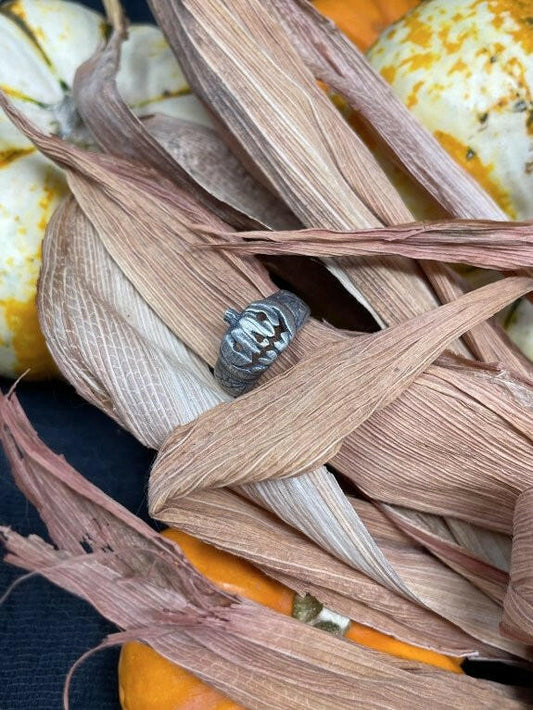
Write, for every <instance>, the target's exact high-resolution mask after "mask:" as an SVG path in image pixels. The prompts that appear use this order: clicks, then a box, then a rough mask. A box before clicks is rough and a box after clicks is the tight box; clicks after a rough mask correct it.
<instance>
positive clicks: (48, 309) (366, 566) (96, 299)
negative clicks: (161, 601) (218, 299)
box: [40, 200, 524, 655]
mask: <svg viewBox="0 0 533 710" xmlns="http://www.w3.org/2000/svg"><path fill="white" fill-rule="evenodd" d="M44 265H45V266H44V271H43V273H42V277H41V290H40V299H41V309H40V310H41V313H42V314H43V316H44V318H45V320H44V321H43V328H44V330H45V332H46V333H47V335H48V339H49V342H50V343H51V346H52V348H55V349H54V351H53V352H54V356H55V357H56V359H57V360H58V362H60V363H62V366H65V365H66V366H67V367H66V369H65V370H64V371H65V374H66V375H67V376H68V377H69V379H70V380H71V381H72V382H74V383H76V385H77V387H78V388H79V389H80V391H81V393H82V394H83V396H85V397H86V398H87V399H89V400H90V401H93V402H94V403H95V404H97V405H98V406H100V407H101V408H103V409H105V411H107V412H108V413H109V414H110V415H111V416H113V417H115V418H116V419H117V420H118V421H119V422H120V423H121V424H122V425H123V426H126V427H127V428H129V429H130V431H132V432H133V433H134V434H135V435H136V436H137V438H139V439H140V440H141V441H143V442H144V443H147V444H148V445H151V446H156V447H158V446H159V445H160V444H161V443H162V441H163V439H164V437H165V436H166V434H168V432H169V431H170V429H171V428H172V427H173V426H175V425H176V423H179V422H184V421H189V420H191V419H193V418H194V417H195V416H197V415H198V414H199V413H200V412H202V411H204V410H205V409H208V408H209V407H212V406H214V405H215V404H217V403H218V402H220V401H223V400H227V396H226V395H224V394H223V393H221V391H220V390H218V387H217V386H216V384H215V382H214V380H213V379H212V376H211V375H210V373H209V372H208V370H207V368H206V367H205V366H202V364H201V363H200V361H199V360H198V359H197V358H195V357H194V356H193V355H192V354H191V353H190V351H188V350H187V349H186V348H185V347H184V346H183V345H181V344H180V343H179V341H177V339H176V338H175V337H174V336H173V335H172V334H171V333H170V332H169V331H168V330H167V329H166V328H165V326H164V325H163V324H162V323H161V322H160V321H159V320H158V319H157V317H156V316H155V314H154V313H153V312H152V311H150V309H149V308H148V307H147V305H146V304H145V302H144V301H143V300H142V298H140V296H139V295H138V294H137V292H136V291H135V290H134V289H133V288H132V286H131V284H129V282H128V281H127V280H126V279H125V278H124V276H123V275H122V273H121V272H120V270H119V269H118V268H117V266H116V265H115V264H114V263H113V261H112V260H111V259H110V257H109V256H108V255H107V253H106V251H105V249H104V248H103V246H102V245H101V243H100V241H99V240H98V238H97V237H96V233H95V231H94V229H93V228H91V226H90V224H89V223H88V222H87V220H86V218H84V217H83V215H82V213H81V212H80V210H79V208H77V207H76V206H75V204H74V202H73V201H72V200H70V201H68V202H67V203H65V205H64V206H63V207H62V208H61V209H60V210H59V211H58V212H57V213H56V215H55V216H54V218H53V220H52V222H51V224H50V227H49V230H48V234H47V238H46V241H45V252H44ZM53 304H56V306H57V305H58V304H64V306H63V307H62V308H61V319H59V318H58V314H57V313H56V312H54V310H53ZM69 350H70V351H69ZM69 368H70V369H69ZM86 373H95V374H96V373H98V376H97V378H95V377H94V375H93V376H91V378H90V379H87V380H86V379H85V375H86ZM332 484H333V479H332V477H331V475H330V474H328V473H327V472H325V471H324V472H317V473H315V474H312V475H310V476H299V477H297V478H294V479H287V480H285V481H265V482H263V483H262V484H256V485H249V486H246V487H243V489H242V492H243V493H245V494H246V495H248V496H252V497H253V498H254V499H256V500H260V501H261V502H262V504H263V505H265V506H266V507H268V508H269V509H271V510H273V511H275V512H276V513H277V515H279V516H281V517H282V518H285V519H286V520H287V522H289V523H290V524H291V525H292V526H295V527H297V528H299V529H300V530H302V531H304V532H305V533H306V534H307V535H308V536H309V537H311V539H314V540H315V541H316V542H318V543H319V544H321V545H322V546H323V547H324V548H325V549H330V550H331V551H332V552H333V553H334V554H336V555H337V556H338V557H340V558H341V559H345V560H346V561H347V562H348V563H349V564H350V565H351V566H352V567H353V566H355V567H357V568H358V569H363V571H364V572H366V574H369V575H370V576H371V577H372V578H374V579H378V580H380V582H381V584H384V585H385V587H391V588H396V589H398V588H399V589H400V591H401V592H403V593H404V595H405V591H404V590H407V596H409V595H411V596H412V595H413V594H415V592H414V591H412V590H411V589H410V585H411V584H412V579H411V580H409V579H407V581H406V579H405V576H404V571H402V570H400V576H399V574H398V570H397V569H396V568H395V567H394V566H392V567H391V565H390V562H389V561H388V560H387V558H384V556H383V553H382V551H381V550H380V548H379V547H378V546H377V545H376V543H375V542H374V540H373V539H372V537H370V536H369V534H368V532H367V530H366V527H365V526H364V524H363V523H362V522H361V521H360V519H359V517H358V516H356V514H355V513H354V514H352V515H351V516H350V515H349V513H348V512H347V509H346V504H347V502H346V501H345V500H344V501H343V498H339V496H338V494H336V495H334V493H335V491H336V490H338V489H336V488H335V487H334V486H333V485H332ZM227 495H229V496H230V499H229V500H230V501H231V500H232V498H231V494H229V493H228V494H227ZM184 504H185V501H183V500H180V501H176V502H172V501H170V502H169V506H168V508H166V509H164V510H163V511H161V513H160V514H159V515H158V517H160V519H162V520H164V521H165V522H167V523H170V524H175V525H180V526H183V525H184V518H183V509H184ZM236 504H237V503H236V502H234V503H233V506H235V505H236ZM240 505H241V506H242V505H243V503H241V504H240ZM227 507H228V510H232V505H230V503H229V502H227ZM252 510H253V511H254V515H252V516H250V515H248V520H249V526H251V527H249V529H248V530H247V532H246V534H240V533H239V529H238V527H237V526H236V525H231V526H230V525H224V526H223V528H227V530H228V532H231V531H235V532H236V533H237V538H236V540H237V544H238V545H240V547H238V548H237V549H234V548H232V547H231V543H229V544H230V546H229V547H227V546H226V548H225V549H230V550H232V551H234V552H237V553H238V554H245V556H248V557H250V554H251V550H250V547H249V545H248V544H247V545H245V548H246V549H247V550H248V552H247V553H246V552H245V550H243V549H242V542H243V541H244V540H246V541H251V539H252V537H253V534H254V533H253V530H255V531H256V532H255V538H256V539H259V540H262V544H261V551H262V552H261V554H262V555H263V556H265V555H267V556H268V555H272V553H273V552H274V551H276V550H280V549H281V548H280V542H281V540H282V538H287V537H288V538H289V539H292V540H297V542H298V544H299V545H300V547H301V546H302V545H303V548H302V549H301V551H300V553H299V554H295V552H294V543H291V545H292V547H291V545H289V547H287V548H286V554H285V557H284V562H282V567H281V568H279V567H278V568H276V567H275V565H274V564H273V563H271V564H270V568H272V569H270V570H267V571H269V573H272V572H274V573H275V574H277V575H279V572H280V569H281V571H282V573H284V574H286V575H289V576H290V577H291V579H292V585H291V586H295V587H296V588H297V589H300V587H301V584H302V581H301V580H307V581H308V582H309V581H311V582H312V581H313V580H314V581H315V583H317V582H319V583H320V585H321V587H322V589H321V596H322V597H324V598H327V599H328V601H330V602H334V603H335V604H337V603H340V604H341V606H340V608H339V610H340V611H342V610H347V609H352V611H355V609H354V607H353V604H354V602H355V600H356V599H361V600H362V601H364V602H365V603H366V604H370V607H371V608H369V609H368V610H367V611H366V615H365V617H364V618H366V620H367V622H368V623H371V624H372V625H374V626H376V625H377V626H378V627H380V628H385V629H387V630H388V631H389V633H393V634H398V633H399V629H398V622H397V620H396V618H397V617H398V615H399V613H400V612H396V610H400V611H401V617H402V618H404V619H406V622H407V626H408V627H409V628H411V627H414V628H415V629H417V630H418V637H419V638H420V637H424V638H425V639H426V640H425V642H424V645H430V646H431V645H435V643H437V644H438V647H439V648H441V649H443V650H449V649H450V644H455V645H456V647H457V645H458V644H462V646H461V648H462V650H463V651H464V650H465V647H466V649H469V652H470V653H472V652H478V653H482V654H483V655H489V651H488V650H487V647H486V646H483V644H481V645H480V643H479V641H475V640H474V639H473V638H470V640H468V637H465V635H464V634H463V635H461V632H459V630H458V629H457V628H456V629H455V630H454V631H451V628H453V627H451V628H450V627H446V626H444V628H445V629H446V628H447V633H446V634H444V635H442V636H441V638H440V641H437V637H438V632H437V631H436V630H437V629H438V628H440V627H439V625H438V624H437V625H435V623H432V624H428V623H427V618H426V617H427V614H428V612H426V611H424V609H422V608H420V607H418V606H414V605H413V604H409V603H407V602H404V601H402V600H401V598H400V597H398V596H396V595H394V594H391V592H388V591H387V589H386V588H384V587H381V586H380V585H379V584H376V582H371V581H370V579H368V578H365V577H364V576H363V575H361V574H360V573H355V572H354V571H353V570H350V569H349V568H348V567H345V568H344V572H343V574H344V575H345V576H347V581H346V583H345V584H344V586H343V587H342V588H341V587H340V586H339V575H338V572H337V573H332V576H331V577H330V582H329V584H330V585H331V587H330V589H329V590H328V589H327V588H325V587H324V585H325V580H326V578H327V574H328V570H329V569H330V568H332V570H335V569H338V568H339V566H340V568H341V569H343V565H342V564H341V563H339V562H337V561H335V560H334V559H332V558H330V557H329V556H328V555H327V554H325V553H323V552H320V550H319V549H318V548H314V547H313V546H312V545H311V544H310V543H309V542H307V543H305V542H304V541H303V539H301V538H298V536H295V534H294V533H290V531H289V530H288V529H287V528H284V527H283V525H281V524H280V523H278V524H277V525H278V530H277V532H276V533H275V537H274V539H273V540H271V539H270V538H269V537H268V536H266V534H265V531H264V529H263V524H262V520H264V514H263V517H262V514H261V513H260V511H258V510H257V509H253V508H252ZM331 512H334V513H335V518H336V520H338V522H337V523H335V519H334V520H333V522H332V520H331ZM210 519H211V516H210V514H209V506H208V505H207V502H206V501H204V502H201V507H200V509H197V511H196V520H197V527H196V529H193V530H191V532H194V533H195V534H196V535H198V536H199V537H203V538H204V539H207V540H208V541H213V539H212V537H211V535H210ZM234 539H235V537H234V536H233V537H232V540H234ZM274 541H276V543H275V544H274ZM356 543H357V544H356ZM215 544H218V545H221V546H223V547H224V546H225V542H224V539H223V538H221V537H218V540H217V541H215ZM317 554H318V555H319V558H318V559H319V563H317V562H316V559H315V557H316V555H317ZM426 557H427V556H426ZM251 559H252V561H254V562H258V559H257V558H254V557H253V556H252V557H251ZM384 563H385V564H384ZM267 567H268V565H267ZM423 567H424V554H422V555H421V563H420V568H423ZM308 568H310V572H311V573H313V574H315V577H313V576H311V577H309V573H307V575H306V573H305V572H303V571H304V570H306V569H308ZM313 570H314V572H313ZM383 570H385V572H388V576H386V577H385V579H384V578H383ZM316 575H318V577H317V576H316ZM299 580H300V581H299ZM443 580H447V581H446V586H448V587H449V586H450V585H452V586H454V585H456V586H457V588H458V590H459V592H458V593H456V594H455V595H450V596H449V601H450V602H451V606H448V607H445V606H443V601H442V599H443V597H442V588H443V584H444V581H443ZM285 581H287V580H285ZM340 589H342V590H343V594H341V595H339V593H338V592H339V591H340ZM343 595H345V596H343ZM354 595H355V596H354ZM465 599H468V600H469V603H468V606H467V607H465V605H464V600H465ZM416 600H417V603H422V604H423V605H425V606H427V607H428V608H430V609H435V610H436V611H438V613H440V614H442V616H443V617H444V618H446V619H448V618H450V619H453V621H454V623H455V624H457V626H458V627H460V628H465V629H467V630H469V631H470V632H471V633H473V634H474V636H475V637H476V638H481V639H482V640H485V641H486V642H487V643H490V644H493V645H494V647H495V649H497V648H507V649H508V650H510V651H511V652H513V653H516V654H518V655H523V654H524V651H523V649H521V648H520V647H519V646H517V645H513V644H509V643H508V642H506V641H505V640H503V639H502V638H501V637H500V636H499V634H498V633H497V625H498V621H499V611H498V608H497V607H496V606H495V605H493V604H491V603H490V601H489V600H487V599H484V598H483V596H480V595H479V594H476V592H475V590H473V589H472V588H471V587H470V586H469V585H468V583H465V581H464V580H462V579H460V578H458V577H457V578H456V576H455V575H453V574H451V573H450V571H449V570H442V573H441V575H440V576H439V574H435V573H433V574H432V575H430V576H429V577H428V584H427V585H426V587H425V588H424V590H423V594H422V596H421V595H420V590H417V592H416ZM334 608H335V606H334ZM466 609H468V613H467V614H466V616H465V613H464V612H465V610H466ZM474 609H478V611H477V614H478V615H479V617H480V618H483V619H484V620H485V623H484V625H483V628H481V629H480V626H479V624H472V621H471V620H472V613H473V612H472V610H474ZM384 610H386V611H388V612H389V613H388V614H386V616H385V618H381V617H382V616H383V611H384ZM393 613H394V616H393ZM406 614H407V617H406ZM374 617H377V618H374ZM489 619H492V621H491V622H490V623H489ZM440 623H441V625H442V623H443V622H440ZM491 624H492V631H490V630H489V628H490V626H491ZM401 628H402V627H401V625H400V629H401ZM400 633H403V635H404V636H405V633H406V632H405V629H403V632H400ZM476 634H478V636H476ZM450 636H451V638H450ZM457 637H458V638H457ZM407 638H412V632H408V636H407ZM492 653H493V654H494V653H497V651H496V650H494V651H492Z"/></svg>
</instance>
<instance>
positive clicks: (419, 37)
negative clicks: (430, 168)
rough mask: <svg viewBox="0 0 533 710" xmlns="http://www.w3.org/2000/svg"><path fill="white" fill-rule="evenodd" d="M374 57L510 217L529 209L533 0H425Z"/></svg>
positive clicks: (532, 196) (524, 215) (532, 194)
mask: <svg viewBox="0 0 533 710" xmlns="http://www.w3.org/2000/svg"><path fill="white" fill-rule="evenodd" d="M368 58H369V60H370V62H371V63H372V64H373V66H374V67H375V68H376V69H377V70H378V71H380V72H381V74H382V75H383V77H384V78H385V79H386V80H387V81H388V82H389V83H390V84H391V86H392V88H393V90H394V92H395V93H396V94H397V95H398V96H399V97H400V98H401V99H402V100H403V102H404V103H405V104H406V105H407V106H408V107H409V109H410V110H411V111H412V112H413V113H414V114H415V116H416V117H417V118H418V119H419V120H420V122H421V123H422V124H423V125H424V126H426V127H427V128H428V129H429V130H430V131H431V132H432V133H433V134H434V135H435V136H436V137H437V138H438V139H439V140H440V142H441V143H442V144H443V146H444V147H445V148H446V149H447V150H448V151H449V152H450V153H451V154H452V155H453V157H454V158H455V159H456V160H457V161H458V162H459V163H461V164H462V165H463V166H464V167H465V168H466V169H467V170H468V171H469V172H471V173H472V175H473V176H474V177H475V178H476V179H477V180H478V181H479V182H480V183H481V184H482V185H483V187H484V188H485V189H486V190H487V191H488V192H489V193H490V194H491V195H492V196H493V197H494V198H495V199H496V200H497V201H498V202H499V204H500V205H501V207H502V208H503V209H505V210H506V211H507V213H508V214H509V216H510V217H513V218H516V219H531V218H532V217H533V94H532V92H533V2H532V1H531V0H426V2H423V3H421V4H420V5H419V6H418V7H416V8H415V9H414V10H412V11H411V12H410V13H408V14H407V15H406V16H405V17H404V18H403V19H402V20H400V21H399V22H398V23H396V24H394V25H391V27H389V28H388V29H387V30H385V32H384V33H383V34H382V35H381V36H380V38H379V39H378V41H377V42H376V43H375V44H374V46H373V47H372V48H371V49H370V51H369V53H368Z"/></svg>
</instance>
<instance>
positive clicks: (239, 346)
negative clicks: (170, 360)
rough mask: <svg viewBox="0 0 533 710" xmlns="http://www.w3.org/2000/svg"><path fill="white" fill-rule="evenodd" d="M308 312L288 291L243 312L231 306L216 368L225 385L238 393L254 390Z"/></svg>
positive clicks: (225, 317)
mask: <svg viewBox="0 0 533 710" xmlns="http://www.w3.org/2000/svg"><path fill="white" fill-rule="evenodd" d="M308 315H309V309H308V307H307V306H306V304H305V303H303V301H301V300H300V299H299V298H298V297H297V296H295V295H294V294H292V293H290V292H288V291H279V292H278V293H276V294H274V295H273V296H269V297H268V298H265V299H264V300H262V301H254V302H253V303H250V304H249V305H248V306H246V308H245V309H244V310H243V311H242V313H239V312H238V311H235V310H234V309H233V308H230V309H228V310H227V311H226V313H225V315H224V319H225V320H226V321H227V322H228V323H229V326H230V327H229V328H228V330H227V331H226V334H225V335H224V338H223V340H222V343H221V346H220V354H219V359H218V362H217V366H216V368H215V377H216V378H217V380H218V381H219V382H220V384H221V385H222V387H223V388H224V389H225V390H226V391H227V392H229V393H230V394H233V395H234V396H238V395H239V394H243V393H244V392H247V391H248V390H250V389H251V388H252V387H253V386H254V384H255V381H256V380H257V379H258V377H259V376H260V375H261V374H262V373H263V372H264V371H265V370H266V369H267V368H268V367H270V365H271V364H272V363H273V362H274V360H275V359H276V358H277V357H278V355H279V354H280V353H282V352H283V351H284V350H285V349H286V348H287V347H288V345H289V343H290V342H291V340H292V339H293V338H294V336H295V335H296V332H297V331H298V328H300V327H301V326H302V325H303V323H304V322H305V320H306V318H307V317H308Z"/></svg>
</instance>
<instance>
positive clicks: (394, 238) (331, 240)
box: [215, 220, 533, 271]
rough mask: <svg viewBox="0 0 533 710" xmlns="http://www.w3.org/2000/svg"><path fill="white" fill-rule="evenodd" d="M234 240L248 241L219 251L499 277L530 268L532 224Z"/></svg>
mask: <svg viewBox="0 0 533 710" xmlns="http://www.w3.org/2000/svg"><path fill="white" fill-rule="evenodd" d="M215 236H220V237H221V238H223V237H224V235H215ZM239 236H240V237H241V238H243V239H246V240H251V241H246V242H235V241H234V240H232V241H229V240H228V241H227V242H225V241H222V243H221V246H222V247H223V248H225V249H233V250H236V251H238V252H240V253H241V254H304V255H307V256H321V257H332V256H338V257H346V256H348V257H350V256H359V255H371V254H396V255H398V256H407V257H410V258H411V259H433V260H435V261H445V262H458V263H461V264H470V265H471V266H478V267H481V268H484V269H499V270H502V271H513V270H516V269H521V268H523V267H531V266H533V224H531V223H529V222H489V221H466V220H454V221H453V222H451V221H443V222H420V223H411V224H405V225H397V226H394V227H382V228H380V229H367V230H364V229H360V230H357V231H355V232H333V231H328V230H324V229H322V230H318V229H302V230H297V231H283V232H275V231H264V232H249V233H247V232H241V233H240V235H239Z"/></svg>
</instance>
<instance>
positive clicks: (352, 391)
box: [149, 277, 533, 511]
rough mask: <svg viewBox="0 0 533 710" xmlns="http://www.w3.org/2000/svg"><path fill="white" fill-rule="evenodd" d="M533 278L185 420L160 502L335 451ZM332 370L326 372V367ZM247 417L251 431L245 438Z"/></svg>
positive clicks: (166, 466)
mask: <svg viewBox="0 0 533 710" xmlns="http://www.w3.org/2000/svg"><path fill="white" fill-rule="evenodd" d="M532 286H533V281H532V280H531V279H528V278H525V277H522V278H520V277H516V278H508V279H504V280H503V281H499V282H498V283H497V284H490V285H488V286H485V287H483V288H481V289H478V290H477V291H474V292H472V293H470V294H467V295H465V296H462V297H461V298H460V299H458V300H457V301H454V302H453V303H450V304H447V305H445V306H441V307H440V308H438V309H435V310H434V311H430V312H428V313H426V314H424V315H422V316H418V317H416V318H413V319H412V320H411V321H408V322H407V323H403V324H402V325H401V326H396V327H394V328H389V329H388V330H385V331H382V332H380V333H377V334H373V335H370V336H365V337H360V338H357V339H355V340H352V339H348V340H346V341H345V342H340V343H336V344H333V345H331V346H329V347H328V348H325V349H324V351H323V352H320V353H318V354H316V355H312V356H310V357H308V358H307V359H305V360H303V361H301V362H300V363H298V364H297V365H295V366H294V367H293V368H292V370H290V371H289V372H288V373H286V374H284V375H282V376H280V377H278V378H275V379H274V380H271V381H270V382H268V383H266V384H265V385H263V386H262V387H260V388H259V389H258V390H256V391H255V392H251V393H249V394H247V395H244V396H242V397H240V398H239V399H238V400H236V401H234V402H232V403H231V404H229V405H221V406H219V407H217V408H215V409H214V410H212V411H211V412H208V413H206V414H204V415H202V416H201V417H199V418H198V419H197V420H196V421H195V422H193V423H192V424H190V425H187V426H186V427H182V428H179V429H177V430H176V431H175V432H173V434H172V435H171V436H170V437H169V439H167V441H166V442H165V444H164V446H163V449H162V451H160V453H159V455H158V458H157V460H156V463H155V465H154V468H153V470H152V475H151V479H150V489H149V495H150V500H151V505H152V506H153V509H154V510H156V511H157V510H158V508H160V507H161V506H162V505H164V502H165V498H166V496H167V495H168V491H169V490H170V489H172V491H173V494H174V495H180V494H181V495H187V494H188V493H190V492H191V491H193V490H195V489H196V488H204V487H211V486H221V485H228V484H235V483H243V482H249V481H258V480H263V479H265V478H277V477H284V476H290V475H294V474H296V473H299V472H302V471H308V470H310V469H311V468H313V467H315V466H317V465H319V464H322V463H325V462H326V461H328V460H330V459H331V458H332V457H333V456H334V455H335V454H336V453H337V452H338V450H339V448H340V447H341V445H342V442H343V439H344V438H345V437H346V436H348V434H350V433H351V432H353V431H355V430H356V429H357V428H358V427H359V426H360V425H361V424H362V423H363V422H364V421H365V420H366V419H368V418H369V417H370V416H371V415H372V414H373V413H374V412H376V411H378V410H379V409H382V408H384V407H386V406H387V405H388V404H390V403H391V402H392V401H394V399H395V398H397V397H398V396H399V395H400V394H401V393H402V392H404V391H405V390H406V389H407V387H408V386H409V385H410V384H411V383H412V382H413V381H414V379H415V378H416V377H417V375H419V374H420V373H421V372H423V371H424V369H426V368H427V367H428V366H429V364H430V363H431V362H432V360H434V359H435V358H436V357H437V356H438V355H439V354H440V353H441V352H442V351H443V350H444V349H445V348H446V347H447V346H448V345H449V344H450V343H451V342H453V340H454V339H455V338H457V337H458V336H459V335H461V334H462V333H463V332H464V331H466V330H468V329H469V328H470V327H471V326H472V325H475V324H476V323H479V322H481V321H482V320H484V319H486V318H487V317H489V316H490V315H492V314H494V313H495V312H497V311H498V310H500V309H501V308H502V307H503V306H504V305H506V304H507V303H510V302H512V301H513V300H515V299H516V298H518V297H519V296H520V295H523V294H524V293H527V292H528V291H530V290H531V288H532ZM324 373H327V377H326V376H324ZM242 422H247V423H248V426H247V428H246V433H247V439H249V440H252V441H253V442H254V446H253V447H250V446H248V445H247V440H242V441H236V440H235V436H234V432H235V427H238V426H239V423H241V426H242Z"/></svg>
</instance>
